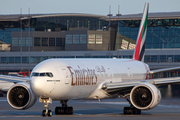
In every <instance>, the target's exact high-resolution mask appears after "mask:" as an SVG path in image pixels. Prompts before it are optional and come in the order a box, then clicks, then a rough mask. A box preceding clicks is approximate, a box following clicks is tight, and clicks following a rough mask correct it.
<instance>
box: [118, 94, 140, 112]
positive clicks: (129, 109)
mask: <svg viewBox="0 0 180 120" xmlns="http://www.w3.org/2000/svg"><path fill="white" fill-rule="evenodd" d="M121 96H122V97H123V98H125V99H126V100H127V101H128V102H129V104H130V105H131V106H130V107H124V111H123V112H124V115H140V114H141V110H139V109H137V108H135V107H134V106H133V105H132V104H131V101H130V100H129V99H128V98H127V96H129V94H127V95H124V94H121Z"/></svg>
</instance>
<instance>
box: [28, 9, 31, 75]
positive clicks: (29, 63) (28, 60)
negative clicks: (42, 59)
mask: <svg viewBox="0 0 180 120" xmlns="http://www.w3.org/2000/svg"><path fill="white" fill-rule="evenodd" d="M28 12H29V19H28V23H29V49H28V55H29V60H28V61H29V69H28V74H29V76H30V28H31V27H30V19H31V17H30V8H29V11H28Z"/></svg>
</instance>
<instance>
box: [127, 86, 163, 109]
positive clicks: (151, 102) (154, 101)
mask: <svg viewBox="0 0 180 120" xmlns="http://www.w3.org/2000/svg"><path fill="white" fill-rule="evenodd" d="M130 100H131V103H132V104H133V106H134V107H136V108H138V109H141V110H147V109H152V108H154V107H156V106H157V105H158V104H159V102H160V100H161V93H160V91H159V90H158V89H157V87H156V86H154V85H152V84H151V83H141V84H139V85H137V86H135V87H134V88H133V89H132V90H131V93H130Z"/></svg>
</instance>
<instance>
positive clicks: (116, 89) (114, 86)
mask: <svg viewBox="0 0 180 120" xmlns="http://www.w3.org/2000/svg"><path fill="white" fill-rule="evenodd" d="M145 82H149V83H151V84H153V85H166V84H173V83H180V77H173V78H158V79H150V80H139V81H132V82H118V83H117V82H115V83H105V84H103V85H102V89H103V90H105V91H106V92H107V93H109V94H116V93H129V92H130V91H131V89H132V88H133V87H134V86H136V85H138V84H140V83H145Z"/></svg>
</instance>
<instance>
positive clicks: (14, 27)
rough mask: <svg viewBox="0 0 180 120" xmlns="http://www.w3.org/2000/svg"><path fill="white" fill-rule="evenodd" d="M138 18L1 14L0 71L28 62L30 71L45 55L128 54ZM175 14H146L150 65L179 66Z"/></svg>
mask: <svg viewBox="0 0 180 120" xmlns="http://www.w3.org/2000/svg"><path fill="white" fill-rule="evenodd" d="M141 17H142V14H131V15H117V16H103V15H92V14H31V15H0V42H1V43H0V51H1V52H0V71H1V73H4V72H8V71H20V70H25V71H27V70H28V66H29V62H30V69H32V68H33V67H34V66H35V65H36V64H37V63H39V62H41V61H43V60H45V59H48V58H60V59H63V58H109V57H110V58H113V57H116V58H132V55H133V49H134V48H135V43H136V39H137V34H138V30H139V25H140V22H141ZM179 18H180V12H172V13H149V17H148V25H147V26H148V27H147V37H146V44H145V46H146V52H145V59H144V60H145V62H146V63H147V64H149V65H150V68H151V69H157V68H163V67H176V66H180V19H179ZM29 49H30V54H29V52H28V50H29ZM109 50H110V52H109ZM21 51H22V53H21ZM29 55H30V58H29ZM173 74H176V75H178V74H179V72H178V71H176V72H175V73H174V72H173ZM169 76H170V75H169ZM171 76H172V75H171Z"/></svg>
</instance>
